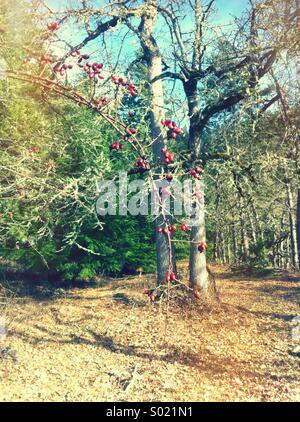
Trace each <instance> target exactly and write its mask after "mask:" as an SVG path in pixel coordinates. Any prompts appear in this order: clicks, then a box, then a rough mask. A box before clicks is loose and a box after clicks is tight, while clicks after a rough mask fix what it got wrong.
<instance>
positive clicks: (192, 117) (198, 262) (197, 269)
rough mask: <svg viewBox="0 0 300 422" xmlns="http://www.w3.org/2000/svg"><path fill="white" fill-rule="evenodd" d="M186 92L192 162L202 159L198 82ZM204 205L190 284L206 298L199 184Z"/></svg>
mask: <svg viewBox="0 0 300 422" xmlns="http://www.w3.org/2000/svg"><path fill="white" fill-rule="evenodd" d="M184 90H185V94H186V98H187V101H188V108H189V123H190V127H189V147H190V151H191V154H192V160H196V159H200V157H201V146H202V145H201V130H199V127H198V122H197V111H198V106H197V105H198V100H197V95H198V93H197V81H194V80H189V81H188V82H185V83H184ZM198 185H199V188H200V191H201V194H202V198H203V203H202V204H200V209H199V213H198V221H197V225H195V226H193V227H192V230H191V237H190V240H191V247H190V284H191V287H192V288H193V289H194V290H199V291H201V292H202V293H203V295H204V296H207V295H208V288H209V277H208V272H207V263H206V252H205V251H203V252H200V251H199V249H198V246H199V244H200V242H202V241H205V240H206V230H205V205H204V184H203V182H201V183H198Z"/></svg>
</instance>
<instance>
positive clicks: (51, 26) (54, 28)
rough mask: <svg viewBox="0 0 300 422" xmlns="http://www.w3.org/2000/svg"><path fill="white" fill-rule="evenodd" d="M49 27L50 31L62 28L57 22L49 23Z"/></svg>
mask: <svg viewBox="0 0 300 422" xmlns="http://www.w3.org/2000/svg"><path fill="white" fill-rule="evenodd" d="M47 28H48V29H49V31H58V30H59V29H60V26H59V24H58V23H57V22H52V23H48V25H47Z"/></svg>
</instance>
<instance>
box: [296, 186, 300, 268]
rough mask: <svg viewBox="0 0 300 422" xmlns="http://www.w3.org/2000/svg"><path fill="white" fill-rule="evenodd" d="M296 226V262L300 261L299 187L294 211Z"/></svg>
mask: <svg viewBox="0 0 300 422" xmlns="http://www.w3.org/2000/svg"><path fill="white" fill-rule="evenodd" d="M296 215H297V218H296V227H297V246H298V264H299V263H300V189H298V190H297V211H296Z"/></svg>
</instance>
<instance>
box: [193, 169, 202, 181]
mask: <svg viewBox="0 0 300 422" xmlns="http://www.w3.org/2000/svg"><path fill="white" fill-rule="evenodd" d="M203 173H204V170H203V169H202V168H201V167H195V168H193V169H192V170H191V176H193V177H194V178H195V179H198V180H200V179H201V176H202V174H203Z"/></svg>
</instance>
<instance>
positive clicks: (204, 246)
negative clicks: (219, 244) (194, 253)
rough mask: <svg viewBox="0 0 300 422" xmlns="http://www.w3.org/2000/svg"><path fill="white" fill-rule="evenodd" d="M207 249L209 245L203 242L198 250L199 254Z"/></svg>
mask: <svg viewBox="0 0 300 422" xmlns="http://www.w3.org/2000/svg"><path fill="white" fill-rule="evenodd" d="M206 249H207V243H206V242H205V241H204V240H203V241H202V242H201V243H200V245H199V246H198V250H199V252H201V253H202V252H204V251H206Z"/></svg>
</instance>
